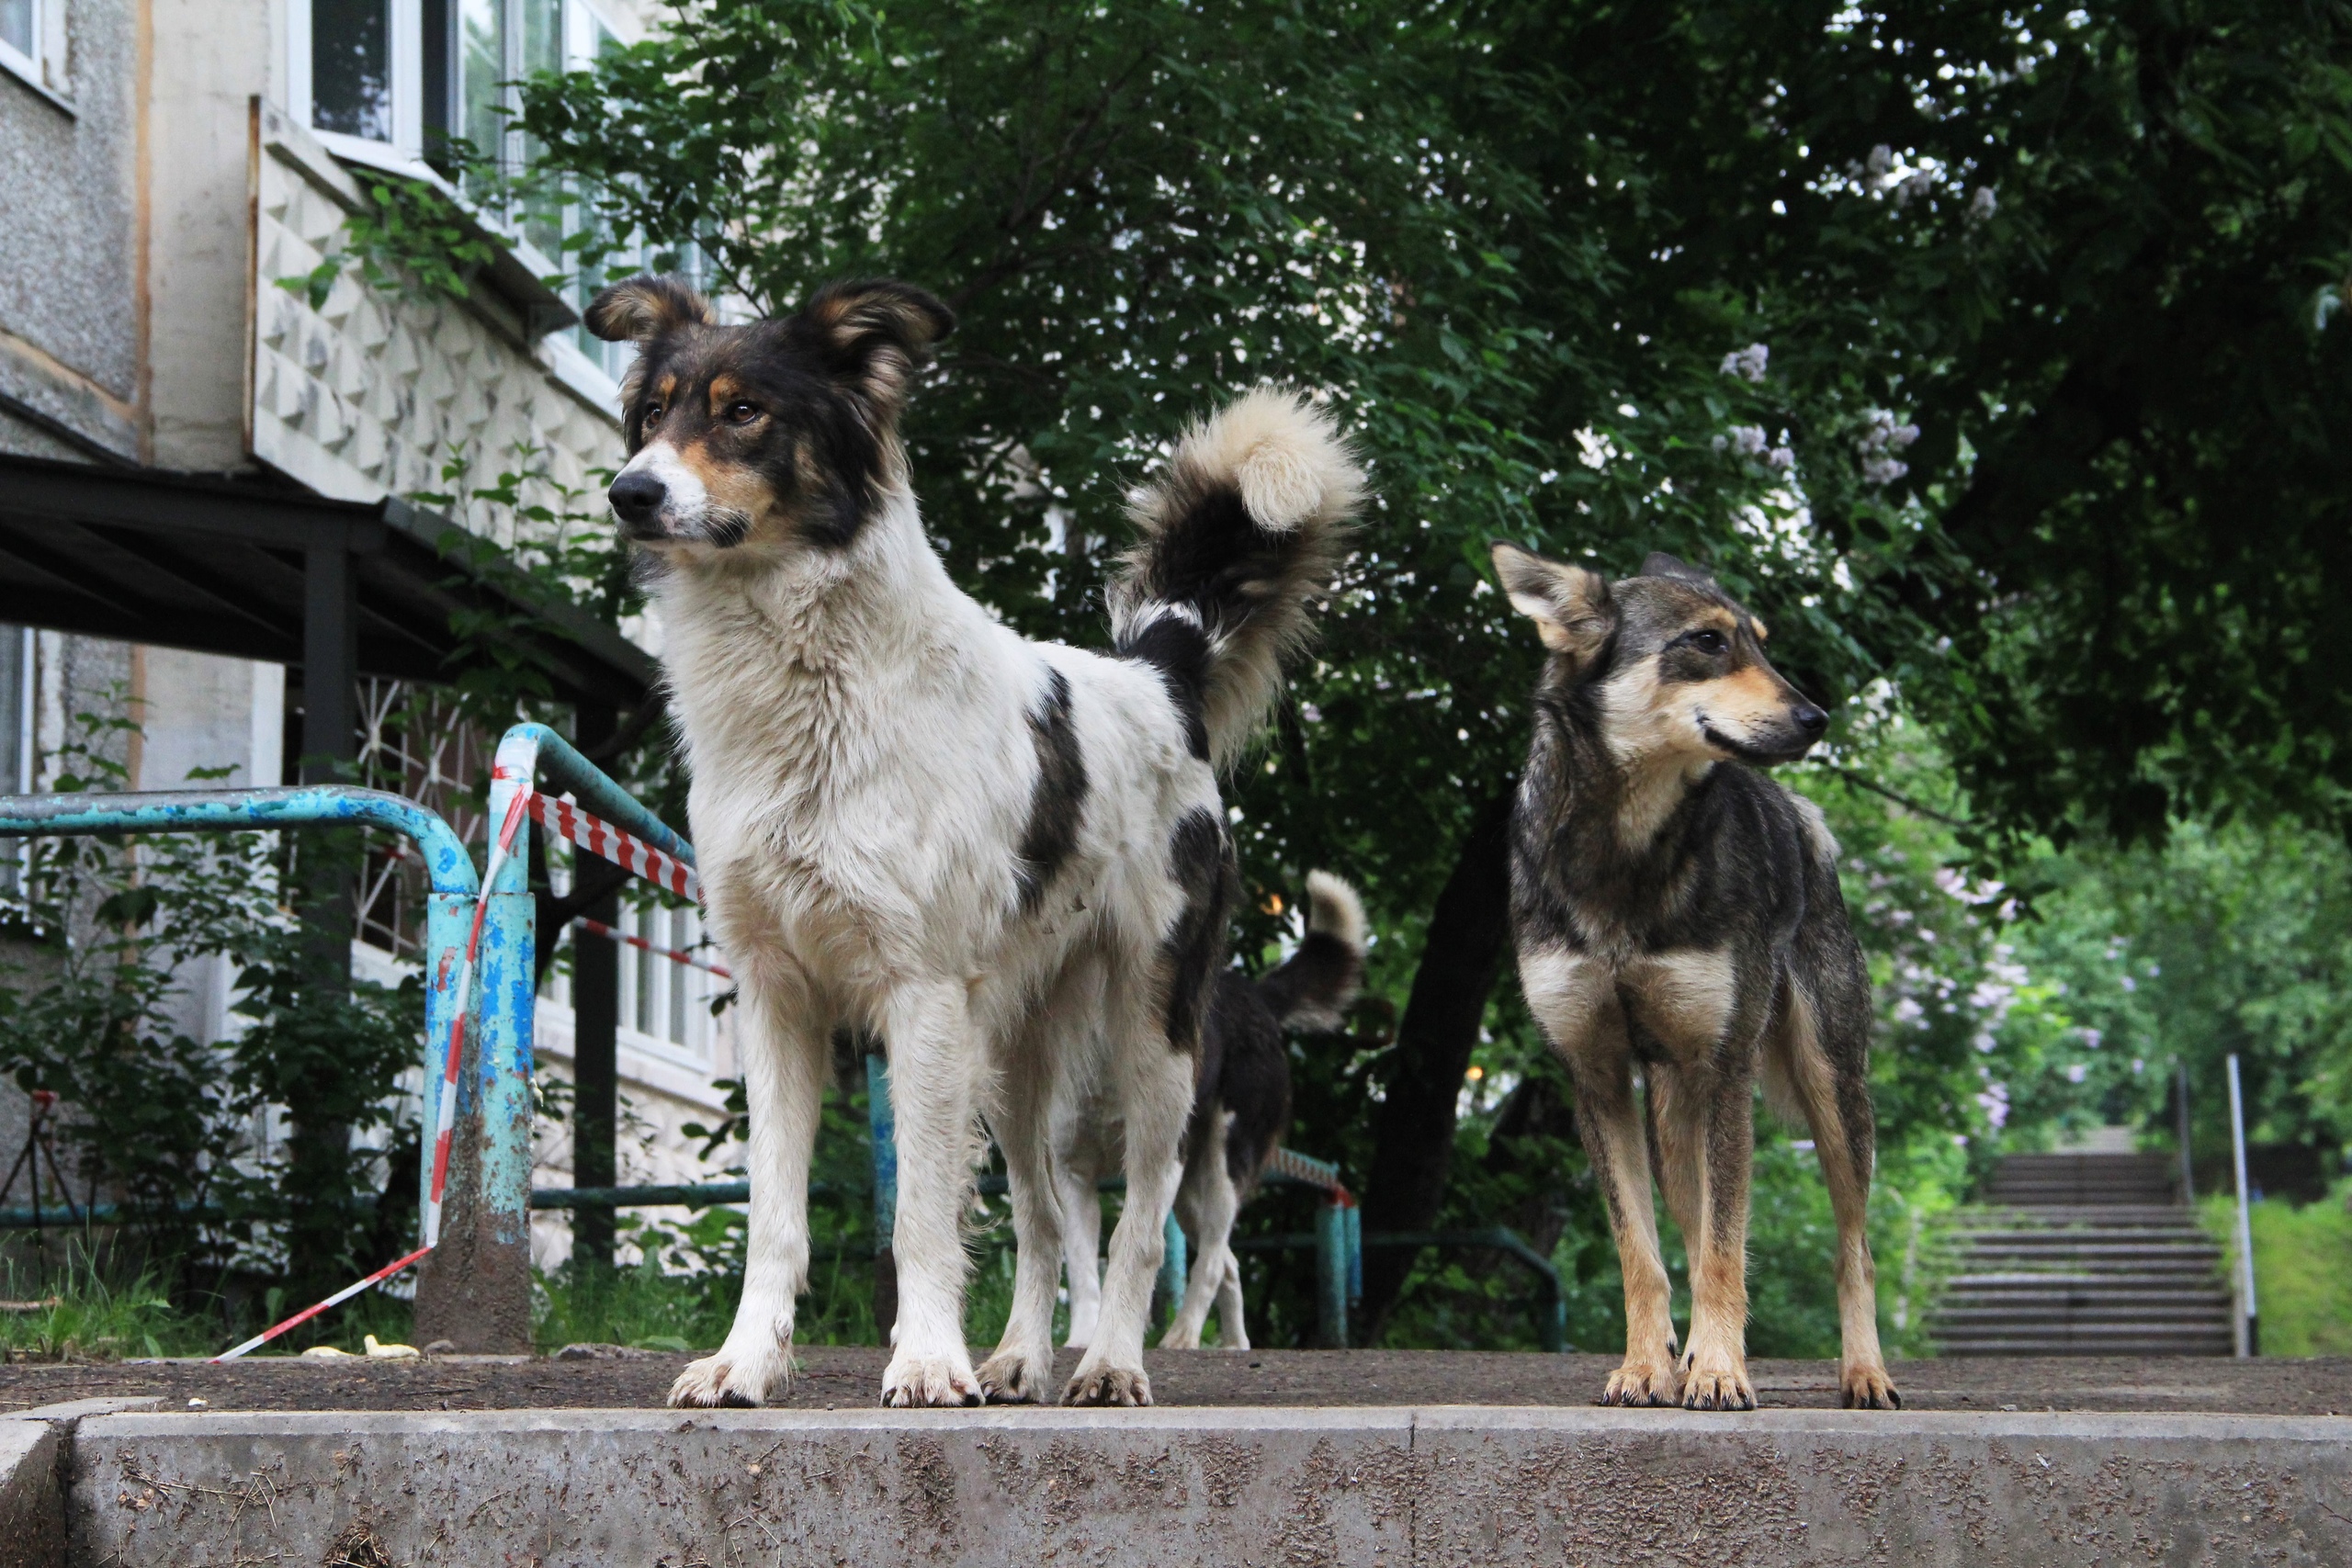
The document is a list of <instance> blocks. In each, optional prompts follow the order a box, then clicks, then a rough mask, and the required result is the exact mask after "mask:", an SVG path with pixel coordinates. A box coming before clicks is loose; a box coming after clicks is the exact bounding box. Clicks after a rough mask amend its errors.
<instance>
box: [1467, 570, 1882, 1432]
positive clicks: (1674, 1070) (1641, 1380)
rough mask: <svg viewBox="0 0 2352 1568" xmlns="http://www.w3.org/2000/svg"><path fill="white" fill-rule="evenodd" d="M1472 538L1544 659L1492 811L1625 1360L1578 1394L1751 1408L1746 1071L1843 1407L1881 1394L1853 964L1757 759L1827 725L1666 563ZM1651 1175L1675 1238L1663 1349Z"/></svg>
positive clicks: (1809, 807) (1798, 813) (1787, 795)
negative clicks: (1833, 1334) (1677, 1295)
mask: <svg viewBox="0 0 2352 1568" xmlns="http://www.w3.org/2000/svg"><path fill="white" fill-rule="evenodd" d="M1494 555H1495V568H1496V571H1497V573H1498V575H1499V576H1500V578H1501V580H1502V583H1503V587H1504V589H1505V591H1506V592H1508V593H1509V594H1510V602H1511V604H1512V606H1513V607H1514V608H1516V609H1517V610H1518V611H1519V612H1520V613H1521V614H1522V615H1526V616H1528V617H1529V618H1530V619H1532V620H1533V621H1534V622H1535V625H1536V629H1537V631H1538V632H1539V633H1540V634H1541V636H1542V637H1543V639H1544V647H1545V648H1547V649H1550V650H1551V657H1550V658H1549V659H1548V660H1546V661H1545V665H1544V674H1543V677H1542V679H1541V681H1540V682H1538V684H1537V686H1536V691H1535V703H1534V739H1533V743H1532V747H1531V749H1530V750H1529V754H1528V762H1527V773H1526V776H1525V777H1524V779H1523V780H1522V781H1521V785H1520V792H1519V798H1518V802H1517V805H1516V807H1515V809H1514V811H1513V815H1512V824H1511V828H1512V831H1511V923H1512V927H1513V931H1514V933H1515V935H1516V937H1517V939H1518V944H1519V964H1520V978H1521V985H1522V987H1524V989H1525V991H1526V994H1527V1001H1528V1006H1529V1008H1530V1009H1531V1010H1532V1011H1533V1012H1534V1014H1535V1017H1536V1019H1537V1021H1539V1022H1540V1023H1541V1024H1542V1025H1543V1027H1544V1032H1545V1034H1546V1035H1547V1036H1548V1037H1549V1038H1550V1040H1551V1042H1552V1044H1553V1046H1554V1048H1555V1050H1557V1051H1558V1052H1559V1053H1560V1055H1561V1056H1562V1058H1563V1059H1564V1060H1565V1061H1566V1064H1567V1067H1568V1071H1569V1075H1570V1077H1572V1078H1573V1079H1574V1081H1575V1085H1576V1100H1577V1131H1578V1133H1579V1134H1580V1135H1581V1136H1582V1138H1583V1141H1584V1145H1585V1150H1586V1153H1587V1155H1588V1156H1589V1158H1590V1160H1591V1162H1592V1168H1593V1172H1594V1175H1595V1177H1596V1179H1598V1180H1599V1181H1600V1186H1601V1191H1602V1193H1603V1195H1604V1197H1605V1198H1606V1200H1607V1201H1608V1205H1609V1216H1610V1224H1611V1229H1612V1230H1613V1231H1614V1233H1615V1236H1616V1242H1617V1251H1618V1257H1619V1258H1620V1260H1621V1261H1622V1263H1623V1267H1624V1274H1625V1323H1626V1344H1625V1360H1624V1364H1623V1366H1622V1367H1620V1368H1619V1369H1618V1370H1617V1371H1615V1372H1614V1373H1612V1374H1611V1376H1610V1379H1609V1384H1608V1388H1607V1390H1606V1391H1605V1393H1603V1394H1602V1403H1603V1404H1675V1403H1678V1402H1679V1403H1680V1404H1683V1405H1685V1406H1687V1407H1689V1408H1691V1409H1694V1410H1715V1409H1724V1410H1748V1409H1753V1408H1754V1407H1755V1404H1756V1394H1755V1390H1754V1387H1753V1385H1752V1384H1751V1383H1750V1382H1749V1381H1748V1377H1747V1200H1748V1168H1749V1163H1750V1159H1751V1156H1752V1153H1753V1150H1754V1140H1755V1128H1754V1122H1753V1111H1752V1102H1753V1100H1754V1089H1755V1084H1756V1079H1757V1075H1758V1070H1759V1069H1760V1070H1761V1073H1762V1076H1763V1081H1764V1087H1765V1092H1766V1095H1767V1097H1768V1099H1769V1100H1770V1101H1771V1102H1772V1104H1773V1106H1774V1107H1775V1109H1776V1110H1779V1111H1781V1113H1782V1114H1783V1115H1784V1116H1787V1117H1789V1118H1790V1119H1791V1120H1792V1121H1793V1120H1795V1119H1796V1118H1799V1117H1802V1118H1803V1120H1804V1122H1806V1123H1807V1124H1809V1125H1810V1126H1811V1128H1812V1130H1813V1134H1814V1139H1815V1147H1816V1149H1817V1150H1818V1151H1819V1154H1820V1158H1821V1168H1822V1174H1823V1176H1824V1178H1825V1179H1826V1181H1827V1183H1828V1187H1829V1195H1830V1201H1831V1204H1832V1206H1833V1208H1834V1209H1835V1211H1836V1214H1837V1221H1838V1315H1839V1324H1840V1328H1841V1330H1842V1333H1843V1339H1844V1353H1843V1356H1842V1358H1841V1364H1840V1368H1839V1381H1840V1385H1841V1387H1842V1390H1843V1393H1844V1396H1845V1403H1846V1404H1848V1405H1849V1406H1854V1405H1860V1406H1867V1407H1870V1408H1872V1409H1880V1408H1885V1407H1888V1406H1895V1405H1899V1404H1901V1400H1900V1398H1899V1397H1898V1396H1897V1395H1896V1393H1895V1391H1894V1384H1893V1382H1891V1381H1890V1380H1889V1378H1888V1376H1887V1372H1886V1365H1885V1362H1884V1360H1883V1358H1882V1357H1881V1355H1880V1352H1879V1342H1878V1315H1877V1314H1878V1300H1877V1289H1876V1276H1875V1272H1874V1269H1873V1267H1872V1264H1871V1251H1870V1241H1869V1237H1868V1235H1867V1234H1866V1232H1865V1228H1864V1223H1863V1222H1864V1208H1865V1204H1866V1202H1867V1200H1868V1197H1869V1192H1870V1181H1871V1160H1872V1157H1873V1147H1872V1123H1871V1098H1870V1080H1869V1057H1870V1029H1871V1007H1870V976H1869V972H1868V970H1867V969H1866V968H1865V967H1864V965H1863V962H1862V955H1861V951H1860V948H1859V947H1858V946H1857V945H1856V944H1855V942H1854V938H1853V933H1852V931H1851V929H1850V928H1849V925H1848V924H1847V918H1846V905H1845V900H1844V897H1843V895H1842V894H1841V892H1840V891H1839V888H1838V862H1837V856H1838V847H1837V844H1836V842H1835V841H1834V840H1832V839H1831V838H1830V836H1829V831H1828V829H1827V827H1826V825H1825V824H1824V822H1823V821H1822V818H1821V813H1820V811H1819V809H1818V808H1817V807H1815V806H1814V805H1813V804H1812V803H1811V802H1809V801H1807V800H1805V799H1804V798H1803V797H1802V796H1800V795H1795V794H1793V793H1792V792H1791V791H1789V790H1787V789H1785V788H1783V787H1782V786H1781V785H1780V784H1776V783H1775V782H1773V781H1772V780H1770V779H1769V778H1767V777H1765V776H1764V775H1763V774H1762V773H1758V772H1757V771H1756V770H1757V768H1758V767H1761V766H1766V765H1769V764H1771V763H1774V762H1782V761H1792V760H1793V759H1795V758H1797V757H1800V756H1802V755H1804V752H1805V751H1806V750H1809V749H1810V748H1811V747H1812V745H1813V743H1814V742H1815V740H1817V739H1820V737H1821V734H1822V732H1823V730H1824V729H1825V728H1826V727H1827V723H1828V716H1827V715H1826V714H1825V713H1823V712H1822V710H1821V709H1820V708H1818V707H1816V706H1815V705H1813V704H1811V703H1809V702H1807V701H1806V700H1805V699H1804V698H1803V697H1802V696H1800V695H1798V694H1797V693H1796V691H1795V690H1794V689H1793V688H1792V687H1791V686H1790V685H1789V683H1788V682H1786V681H1784V680H1782V679H1781V676H1780V674H1779V672H1778V671H1775V670H1774V669H1773V668H1772V665H1771V661H1770V660H1768V659H1767V658H1766V657H1765V653H1764V638H1765V628H1764V626H1763V625H1762V623H1760V622H1758V620H1757V619H1756V618H1755V617H1754V616H1753V615H1749V614H1748V613H1747V611H1746V610H1745V609H1743V608H1742V607H1741V606H1740V605H1738V604H1736V603H1734V602H1733V601H1732V599H1731V598H1730V597H1729V596H1728V595H1726V594H1725V593H1724V592H1723V591H1722V589H1720V588H1719V587H1717V586H1716V584H1715V581H1714V580H1713V577H1711V576H1709V575H1708V574H1707V573H1705V572H1703V571H1701V570H1695V569H1693V568H1691V567H1688V566H1685V565H1684V564H1683V563H1682V562H1680V561H1679V560H1676V559H1675V558H1673V557H1671V556H1664V555H1654V556H1652V557H1651V558H1649V560H1648V561H1647V562H1646V563H1645V565H1644V568H1643V570H1642V574H1641V575H1640V576H1638V577H1634V578H1629V579H1626V580H1624V581H1619V582H1615V583H1611V582H1609V581H1606V580H1604V579H1603V578H1602V577H1601V576H1600V574H1599V573H1596V572H1592V571H1588V570H1584V569H1582V568H1580V567H1577V566H1571V565H1566V564H1564V563H1561V562H1557V561H1551V560H1546V559H1544V558H1542V557H1539V556H1535V555H1531V554H1529V553H1528V552H1526V551H1524V550H1521V549H1518V548H1516V547H1512V546H1510V545H1503V544H1498V545H1497V546H1496V547H1495V549H1494ZM1637 1072H1638V1074H1639V1076H1640V1078H1641V1081H1642V1091H1643V1092H1642V1094H1641V1096H1640V1100H1639V1102H1638V1103H1637V1101H1636V1098H1635V1075H1636V1073H1637ZM1653 1168H1655V1170H1656V1172H1657V1179H1658V1180H1659V1182H1660V1184H1661V1185H1662V1186H1663V1187H1664V1188H1665V1190H1666V1200H1667V1207H1668V1210H1669V1211H1670V1212H1671V1213H1672V1214H1673V1216H1674V1222H1675V1224H1676V1225H1677V1226H1678V1227H1679V1229H1680V1230H1681V1232H1682V1235H1683V1240H1684V1243H1685V1245H1686V1247H1688V1249H1689V1252H1690V1257H1691V1335H1690V1344H1689V1347H1688V1348H1687V1350H1685V1351H1684V1352H1683V1354H1682V1355H1681V1357H1680V1359H1679V1362H1678V1360H1677V1355H1676V1350H1677V1345H1676V1339H1675V1334H1674V1325H1673V1319H1672V1316H1671V1314H1670V1311H1669V1305H1670V1303H1669V1300H1668V1280H1667V1276H1666V1269H1665V1266H1664V1264H1663V1262H1662V1261H1661V1259H1660V1258H1659V1253H1658V1243H1657V1224H1656V1222H1655V1220H1654V1219H1653V1217H1652V1209H1651V1197H1650V1181H1651V1175H1652V1171H1653Z"/></svg>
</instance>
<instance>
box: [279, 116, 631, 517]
mask: <svg viewBox="0 0 2352 1568" xmlns="http://www.w3.org/2000/svg"><path fill="white" fill-rule="evenodd" d="M257 131H258V134H257V135H256V137H255V143H254V170H253V176H254V190H253V197H254V236H253V240H254V247H253V257H254V285H253V294H252V300H253V308H252V315H253V322H252V325H253V359H252V367H251V373H250V374H251V379H250V386H249V390H250V395H251V404H250V410H251V412H250V427H249V428H250V435H249V438H248V442H247V445H248V446H249V447H250V449H251V451H252V453H253V455H254V457H257V458H259V459H260V460H261V461H263V462H265V463H267V464H268V465H269V466H270V467H272V468H276V469H277V470H278V471H280V472H281V473H284V474H286V475H287V476H288V477H289V478H291V479H297V480H300V482H301V483H303V484H306V485H308V486H310V487H311V488H312V489H313V490H316V491H320V492H321V493H322V494H325V495H331V496H336V497H340V498H342V499H345V500H352V501H374V500H377V499H379V497H382V496H384V495H387V494H390V495H399V496H402V497H413V496H416V495H417V494H419V493H420V492H425V493H445V494H446V493H454V494H455V495H456V496H457V497H458V499H457V500H456V501H455V502H447V503H435V506H436V510H441V511H445V512H447V513H450V514H451V515H453V516H455V517H456V518H457V519H458V521H460V522H462V523H463V524H465V525H467V526H468V527H469V528H472V529H474V530H475V531H476V532H478V533H482V534H485V535H488V536H491V537H492V538H495V539H496V540H497V541H498V543H500V544H501V545H503V546H505V547H509V548H512V547H515V545H516V544H517V542H518V541H517V540H516V539H515V529H516V527H517V521H516V520H517V517H518V515H519V514H520V513H522V512H523V511H524V510H525V509H527V508H530V507H535V506H544V507H547V508H548V509H549V510H550V511H553V512H555V513H564V512H566V511H568V510H581V511H589V512H596V513H601V511H602V506H601V498H599V497H597V496H596V495H595V494H594V492H595V491H598V490H600V489H601V488H602V483H603V481H602V479H601V478H600V477H599V475H598V474H597V473H596V472H595V470H597V469H599V468H613V467H616V466H617V465H618V463H619V461H620V457H621V442H620V426H619V422H618V419H617V417H616V413H615V412H611V411H610V410H609V408H608V407H600V406H598V404H597V402H596V401H595V400H597V399H609V398H610V397H611V396H612V394H613V389H612V386H611V383H610V381H609V380H608V379H606V378H605V377H604V376H603V374H602V373H601V372H600V371H597V370H595V369H594V368H592V367H589V366H588V365H587V363H586V361H585V360H584V359H580V361H579V363H578V364H577V365H571V364H567V363H566V356H565V345H563V344H560V343H559V342H557V341H555V340H554V339H552V338H548V337H545V336H542V337H540V338H538V339H537V341H534V340H533V338H532V335H531V334H530V333H529V331H528V328H527V316H526V311H527V310H529V309H530V301H527V300H525V301H517V300H515V299H510V298H506V297H503V296H502V295H501V294H500V293H498V292H495V291H493V290H492V288H490V287H488V286H487V285H486V284H484V283H480V282H478V283H476V284H475V286H474V288H473V298H472V299H467V300H464V301H458V300H452V299H447V298H444V297H441V296H438V295H432V294H426V293H424V292H423V291H422V290H411V291H407V292H388V291H386V290H383V289H380V288H373V287H371V286H370V285H369V284H368V282H367V281H366V280H365V279H364V278H363V277H361V276H359V275H358V273H357V271H356V268H346V269H345V271H344V272H343V274H342V275H341V276H337V277H336V278H335V280H334V286H333V288H330V289H329V290H328V291H327V294H326V297H325V299H324V300H323V302H322V304H321V305H320V306H319V307H318V308H316V309H313V308H312V307H311V302H310V299H309V298H308V297H307V295H306V294H304V293H301V292H298V291H296V290H294V289H290V288H284V287H281V286H280V281H279V280H281V279H289V280H291V279H303V278H307V277H308V276H310V274H311V271H312V269H314V268H315V267H317V266H318V265H319V264H320V262H321V261H322V259H323V258H324V257H325V256H326V255H327V254H329V253H331V252H333V251H334V250H335V249H337V248H338V246H339V244H340V242H341V237H342V230H343V224H344V220H345V216H346V215H347V214H348V213H349V212H351V211H353V210H356V209H357V208H358V207H359V206H360V204H361V203H362V202H363V201H364V200H365V199H366V198H365V196H364V194H363V192H362V189H361V187H360V186H359V184H358V182H357V181H356V180H355V179H354V178H353V177H352V175H350V173H348V172H347V171H346V170H345V168H344V167H343V166H342V165H341V164H338V163H337V162H336V161H335V159H334V156H333V155H332V154H331V153H329V152H327V151H326V149H325V148H323V147H322V146H321V145H320V144H319V143H318V141H317V140H316V139H315V138H313V137H312V136H311V134H310V133H309V132H308V131H307V130H304V129H302V128H301V127H300V126H299V125H297V124H295V123H293V122H292V121H291V120H289V119H288V118H286V116H285V115H284V114H283V113H281V112H279V111H278V110H277V109H275V108H272V107H268V106H266V105H264V106H262V107H260V109H259V111H258V125H257ZM546 299H547V300H548V301H550V302H552V301H553V300H554V299H555V296H554V295H553V294H552V293H551V292H550V293H548V294H547V295H546ZM571 357H572V358H575V359H576V358H578V357H579V356H577V355H572V356H571ZM453 464H457V465H461V466H462V471H461V472H459V473H458V474H456V475H452V474H451V473H450V471H449V469H450V468H451V466H452V465H453ZM510 473H511V474H517V475H522V476H525V479H524V482H523V483H522V485H521V487H520V502H521V504H520V505H519V506H505V505H491V504H485V503H481V502H474V501H472V500H470V499H469V496H468V493H467V492H469V491H471V490H474V489H480V488H487V487H490V486H493V485H496V484H498V483H499V482H500V480H501V478H502V476H503V475H506V474H510ZM567 491H569V492H570V494H571V499H569V500H568V499H567V496H566V492H567ZM522 526H525V527H536V526H543V525H529V524H525V525H522Z"/></svg>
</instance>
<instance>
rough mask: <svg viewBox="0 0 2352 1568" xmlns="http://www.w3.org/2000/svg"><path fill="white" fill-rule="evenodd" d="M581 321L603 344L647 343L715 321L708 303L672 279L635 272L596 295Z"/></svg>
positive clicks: (716, 318) (715, 316) (715, 315)
mask: <svg viewBox="0 0 2352 1568" xmlns="http://www.w3.org/2000/svg"><path fill="white" fill-rule="evenodd" d="M584 320H585V321H587V324H588V330H589V331H590V332H592V333H595V334H596V335H597V336H598V337H600V338H603V339H604V340H605V341H606V342H607V343H631V342H634V343H639V344H644V343H650V342H652V341H653V340H654V339H656V338H664V337H668V336H669V335H670V334H671V333H674V332H678V331H680V330H682V329H684V328H686V327H707V326H709V325H710V324H711V323H712V322H714V321H718V315H717V313H716V312H714V311H713V310H711V308H710V301H709V300H707V299H704V298H703V297H702V296H701V295H699V294H697V293H695V291H694V290H693V289H692V288H688V287H686V284H685V282H684V280H683V279H681V278H676V277H656V276H653V275H652V274H650V273H639V275H638V276H635V277H625V278H623V279H621V281H620V282H618V283H616V284H614V285H613V286H612V287H611V288H607V289H605V291H604V292H603V293H602V294H599V295H597V296H596V298H595V299H594V302H592V303H591V304H590V305H589V307H588V312H587V315H586V317H585V318H584Z"/></svg>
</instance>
